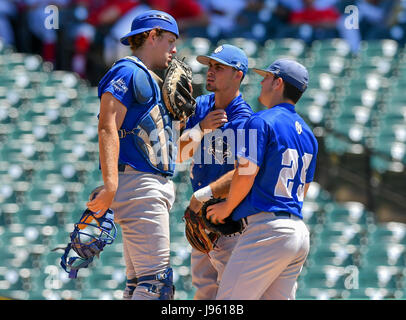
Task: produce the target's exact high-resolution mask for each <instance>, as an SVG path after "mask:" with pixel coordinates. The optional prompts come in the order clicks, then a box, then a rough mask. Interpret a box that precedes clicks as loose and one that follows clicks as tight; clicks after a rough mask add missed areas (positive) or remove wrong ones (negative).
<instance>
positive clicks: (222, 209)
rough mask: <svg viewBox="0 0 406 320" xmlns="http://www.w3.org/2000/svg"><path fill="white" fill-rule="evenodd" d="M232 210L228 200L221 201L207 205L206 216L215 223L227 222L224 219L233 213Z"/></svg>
mask: <svg viewBox="0 0 406 320" xmlns="http://www.w3.org/2000/svg"><path fill="white" fill-rule="evenodd" d="M231 211H232V210H230V209H229V208H228V203H227V201H224V202H219V203H216V204H213V205H211V206H209V207H207V210H206V218H207V219H208V220H210V221H211V222H212V223H214V224H219V223H225V221H224V219H225V218H227V217H228V216H229V215H230V214H231Z"/></svg>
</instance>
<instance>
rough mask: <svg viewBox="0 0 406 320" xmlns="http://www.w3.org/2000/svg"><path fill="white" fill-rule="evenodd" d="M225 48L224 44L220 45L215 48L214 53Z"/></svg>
mask: <svg viewBox="0 0 406 320" xmlns="http://www.w3.org/2000/svg"><path fill="white" fill-rule="evenodd" d="M223 49H224V47H223V46H220V47H217V48H216V49H215V50H214V53H219V52H220V51H221V50H223Z"/></svg>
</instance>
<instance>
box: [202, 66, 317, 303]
mask: <svg viewBox="0 0 406 320" xmlns="http://www.w3.org/2000/svg"><path fill="white" fill-rule="evenodd" d="M254 71H255V72H256V73H258V74H259V75H261V76H263V77H264V79H263V80H262V81H261V85H262V90H261V94H260V96H259V101H260V102H261V103H262V104H263V105H265V106H266V107H267V109H266V110H263V111H260V112H258V113H256V114H254V115H252V116H251V117H250V119H248V120H247V122H246V123H245V126H244V129H245V133H246V134H245V136H246V141H245V145H244V147H243V148H242V149H241V150H240V151H239V152H238V153H237V156H238V158H239V159H238V166H237V169H236V171H235V173H234V176H233V179H232V182H231V187H230V191H229V194H228V197H227V201H225V202H223V203H219V204H215V205H213V206H210V207H209V208H208V217H209V218H210V219H211V221H212V222H213V223H216V221H217V222H220V223H221V222H222V221H223V220H224V219H225V218H226V217H227V216H229V215H230V214H231V215H232V218H233V219H234V220H237V219H240V218H243V217H247V220H248V226H247V228H246V230H245V232H244V233H243V234H242V235H241V236H240V238H239V240H238V242H237V244H236V246H235V248H234V250H233V252H232V254H231V257H230V259H229V261H228V263H227V266H226V268H225V270H224V272H223V277H222V279H221V281H220V284H219V289H218V293H217V297H216V298H217V299H245V300H248V299H294V298H295V294H296V288H297V282H296V280H297V277H298V276H299V274H300V272H301V270H302V266H303V264H304V262H305V260H306V258H307V255H308V252H309V246H310V243H309V231H308V229H307V227H306V225H305V224H304V222H303V216H302V206H303V201H304V198H305V195H306V192H307V190H308V187H309V185H310V182H311V181H312V180H313V177H314V173H315V168H316V158H317V151H318V144H317V140H316V138H315V136H314V134H313V132H312V131H311V129H310V128H309V127H308V126H307V124H306V123H305V122H304V121H303V119H302V118H301V117H300V116H299V115H298V114H297V113H296V111H295V103H296V102H297V101H298V100H299V99H300V97H301V96H302V94H303V92H304V91H305V90H306V88H307V84H308V72H307V70H306V68H305V67H304V66H302V65H301V64H299V63H297V62H296V61H293V60H287V59H280V60H276V61H275V62H274V63H272V64H271V65H270V66H269V67H268V68H267V69H263V70H262V69H254Z"/></svg>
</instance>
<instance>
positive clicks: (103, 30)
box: [72, 0, 147, 78]
mask: <svg viewBox="0 0 406 320" xmlns="http://www.w3.org/2000/svg"><path fill="white" fill-rule="evenodd" d="M75 6H76V8H75V15H76V17H77V19H78V20H79V21H80V23H78V24H77V26H76V27H74V30H73V31H72V32H73V38H74V53H73V57H72V70H73V71H75V72H77V73H78V74H79V75H80V76H81V77H84V78H85V77H86V76H87V74H86V71H87V62H88V58H89V57H88V55H89V51H90V49H91V46H92V44H93V42H94V41H95V39H96V36H101V38H102V40H101V42H102V47H103V58H104V59H105V61H104V62H105V63H106V64H111V63H112V62H114V61H115V60H116V55H117V52H116V50H119V49H120V46H119V45H118V40H119V38H120V37H121V36H122V35H123V34H125V33H127V32H128V30H130V28H131V22H132V19H133V18H134V16H135V15H136V14H137V12H139V11H141V10H145V9H146V8H147V7H146V6H143V5H142V6H140V1H137V0H75Z"/></svg>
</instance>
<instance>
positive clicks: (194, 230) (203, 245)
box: [183, 207, 219, 253]
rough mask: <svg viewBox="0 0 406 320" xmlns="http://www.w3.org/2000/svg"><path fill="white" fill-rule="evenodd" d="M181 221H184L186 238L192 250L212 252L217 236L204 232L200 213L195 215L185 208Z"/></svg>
mask: <svg viewBox="0 0 406 320" xmlns="http://www.w3.org/2000/svg"><path fill="white" fill-rule="evenodd" d="M183 221H185V234H186V238H187V240H188V241H189V243H190V245H191V246H192V247H193V248H195V249H196V250H198V251H200V252H203V253H208V252H210V251H211V250H213V248H214V245H215V243H216V240H217V239H218V237H219V236H218V234H216V233H213V232H208V231H206V230H205V226H204V223H203V220H202V217H201V211H200V212H198V213H196V212H194V211H192V210H191V209H190V208H189V207H187V208H186V210H185V214H184V216H183Z"/></svg>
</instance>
